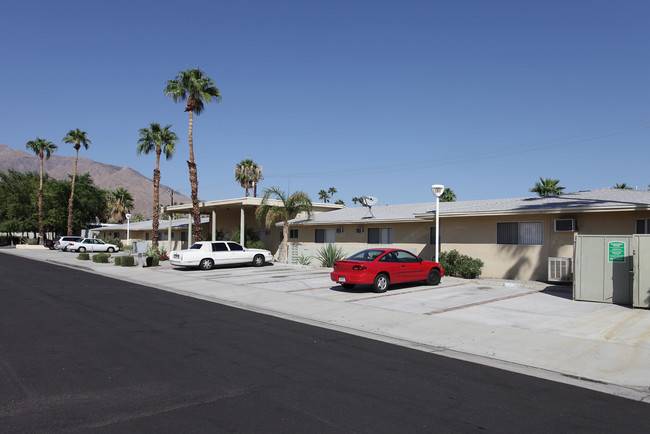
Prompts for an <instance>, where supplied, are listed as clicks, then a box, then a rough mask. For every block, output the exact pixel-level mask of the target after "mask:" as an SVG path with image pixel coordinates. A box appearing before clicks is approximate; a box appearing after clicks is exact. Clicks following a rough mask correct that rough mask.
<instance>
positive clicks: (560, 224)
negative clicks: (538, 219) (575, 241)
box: [555, 219, 576, 232]
mask: <svg viewBox="0 0 650 434" xmlns="http://www.w3.org/2000/svg"><path fill="white" fill-rule="evenodd" d="M575 230H576V221H575V220H574V219H555V232H575Z"/></svg>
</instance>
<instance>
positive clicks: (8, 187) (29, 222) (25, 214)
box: [0, 170, 39, 233]
mask: <svg viewBox="0 0 650 434" xmlns="http://www.w3.org/2000/svg"><path fill="white" fill-rule="evenodd" d="M38 189H39V176H38V174H37V173H36V172H28V173H21V172H16V171H15V170H9V171H8V172H7V173H3V172H0V197H2V200H0V232H7V233H11V232H30V231H32V232H35V231H36V230H37V229H38V205H37V201H36V199H35V197H36V193H37V191H38Z"/></svg>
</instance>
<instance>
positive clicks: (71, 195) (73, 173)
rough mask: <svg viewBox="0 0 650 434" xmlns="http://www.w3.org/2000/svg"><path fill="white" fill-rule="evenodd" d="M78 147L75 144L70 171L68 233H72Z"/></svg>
mask: <svg viewBox="0 0 650 434" xmlns="http://www.w3.org/2000/svg"><path fill="white" fill-rule="evenodd" d="M79 147H80V146H78V145H76V146H75V151H76V154H75V157H74V170H73V172H72V187H71V188H70V200H69V201H68V234H67V235H72V201H73V200H74V179H75V177H76V176H77V160H79Z"/></svg>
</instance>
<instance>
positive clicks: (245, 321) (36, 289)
mask: <svg viewBox="0 0 650 434" xmlns="http://www.w3.org/2000/svg"><path fill="white" fill-rule="evenodd" d="M0 276H1V278H0V279H1V280H0V281H1V283H0V431H2V432H71V431H74V432H79V431H100V432H174V433H178V432H224V431H231V432H232V431H235V432H373V433H375V432H391V433H394V432H424V431H427V432H452V431H453V432H469V431H491V432H524V431H526V432H569V431H570V432H580V431H583V432H614V431H617V432H647V429H648V428H647V427H648V426H650V407H649V406H648V404H644V403H640V402H637V401H631V400H626V399H624V398H619V397H615V396H612V395H607V394H602V393H598V392H594V391H590V390H586V389H581V388H577V387H574V386H569V385H565V384H559V383H554V382H550V381H546V380H542V379H537V378H533V377H528V376H524V375H520V374H514V373H510V372H506V371H501V370H498V369H494V368H490V367H485V366H481V365H475V364H472V363H468V362H463V361H458V360H454V359H449V358H445V357H441V356H437V355H434V354H430V353H426V352H421V351H416V350H412V349H407V348H402V347H399V346H394V345H390V344H386V343H382V342H376V341H372V340H368V339H364V338H360V337H356V336H351V335H347V334H344V333H339V332H335V331H331V330H326V329H320V328H317V327H313V326H309V325H304V324H299V323H294V322H291V321H287V320H283V319H278V318H274V317H271V316H266V315H261V314H257V313H252V312H248V311H244V310H239V309H235V308H231V307H226V306H222V305H218V304H214V303H210V302H206V301H202V300H197V299H193V298H189V297H183V296H180V295H176V294H171V293H166V292H164V291H160V290H156V289H152V288H148V287H144V286H140V285H134V284H129V283H127V282H123V281H118V280H113V279H109V278H106V277H102V276H98V275H94V274H89V273H85V272H82V271H79V270H73V269H69V268H65V267H59V266H56V265H51V264H47V263H43V262H36V261H30V260H27V259H23V258H19V257H15V256H11V255H1V256H0Z"/></svg>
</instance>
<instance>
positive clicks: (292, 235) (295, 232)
mask: <svg viewBox="0 0 650 434" xmlns="http://www.w3.org/2000/svg"><path fill="white" fill-rule="evenodd" d="M289 238H298V229H289Z"/></svg>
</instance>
